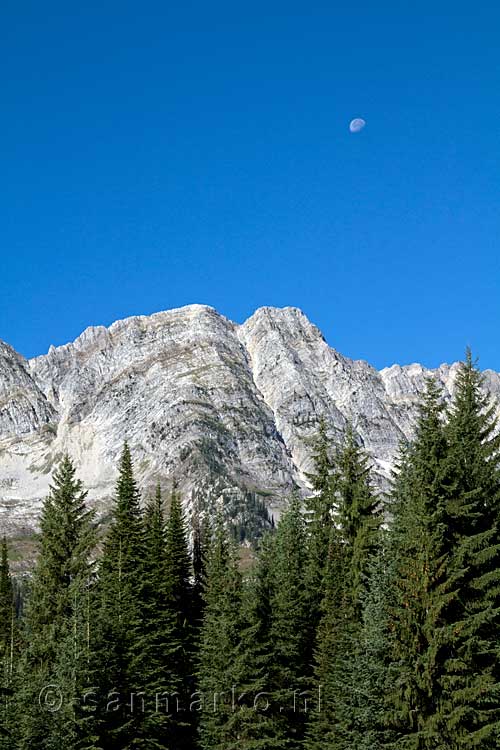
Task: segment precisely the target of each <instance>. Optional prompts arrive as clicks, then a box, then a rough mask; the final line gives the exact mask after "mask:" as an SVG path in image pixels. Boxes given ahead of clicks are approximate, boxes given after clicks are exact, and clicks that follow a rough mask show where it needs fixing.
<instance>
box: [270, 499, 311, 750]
mask: <svg viewBox="0 0 500 750" xmlns="http://www.w3.org/2000/svg"><path fill="white" fill-rule="evenodd" d="M306 561H307V549H306V529H305V521H304V516H303V513H302V509H301V506H300V503H299V501H298V500H297V499H293V500H292V502H291V503H290V506H289V508H287V509H286V511H285V512H284V514H283V516H282V517H281V520H280V522H279V524H278V528H277V530H276V534H275V537H274V540H273V559H272V569H271V571H270V575H271V580H272V590H271V612H272V615H271V626H270V639H271V643H272V645H273V653H272V670H271V675H270V683H271V686H272V687H271V689H272V691H273V704H274V706H275V707H278V706H279V709H277V710H278V711H279V713H280V714H281V718H282V720H283V721H284V723H285V726H286V727H287V734H288V743H289V744H288V745H287V747H289V748H290V750H295V748H299V747H300V746H301V743H302V740H303V735H304V727H305V720H306V716H307V710H308V709H309V705H310V702H311V701H310V695H309V691H310V688H311V672H312V664H311V643H310V637H311V628H310V617H311V607H310V598H309V591H308V588H307V582H306V578H305V576H304V570H305V565H306Z"/></svg>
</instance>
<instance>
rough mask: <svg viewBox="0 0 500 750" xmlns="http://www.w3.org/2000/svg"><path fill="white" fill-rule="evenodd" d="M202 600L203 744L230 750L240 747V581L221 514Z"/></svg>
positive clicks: (211, 748)
mask: <svg viewBox="0 0 500 750" xmlns="http://www.w3.org/2000/svg"><path fill="white" fill-rule="evenodd" d="M204 598H205V609H204V615H203V625H202V629H201V634H200V653H199V666H198V689H199V701H200V708H201V711H200V726H199V729H200V746H201V748H202V750H229V748H236V747H238V744H237V738H235V737H234V736H233V735H232V731H231V729H230V724H231V718H232V714H233V712H234V710H235V701H236V697H235V696H236V692H235V691H237V690H238V687H239V686H238V681H239V674H238V668H237V658H236V657H237V653H238V648H239V644H240V634H241V631H240V624H241V600H242V582H241V575H240V573H239V571H238V563H237V557H236V550H235V548H234V545H233V544H232V542H231V541H230V537H229V535H228V533H227V530H226V528H225V526H224V522H223V520H222V518H221V517H219V518H218V521H217V526H216V528H215V533H214V539H213V543H212V545H211V549H210V554H209V557H208V560H207V574H206V586H205V592H204ZM195 708H196V706H195ZM228 727H229V728H228Z"/></svg>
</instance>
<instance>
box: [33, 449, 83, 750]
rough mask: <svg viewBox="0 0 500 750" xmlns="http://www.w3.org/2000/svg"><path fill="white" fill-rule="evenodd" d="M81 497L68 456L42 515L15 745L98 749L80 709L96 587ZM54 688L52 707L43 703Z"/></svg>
mask: <svg viewBox="0 0 500 750" xmlns="http://www.w3.org/2000/svg"><path fill="white" fill-rule="evenodd" d="M85 499H86V492H84V491H83V488H82V484H81V482H80V481H79V480H77V479H76V472H75V468H74V466H73V464H72V462H71V460H70V458H69V457H68V456H65V457H64V458H63V459H62V461H61V463H60V465H59V467H58V469H57V470H56V471H55V473H54V476H53V484H52V486H51V489H50V494H49V496H48V497H47V499H46V501H45V503H44V507H43V511H42V517H41V523H40V527H41V536H40V552H39V557H38V560H37V564H36V567H35V571H34V574H33V581H32V585H31V591H30V597H29V601H28V606H27V613H26V618H25V623H24V632H23V637H24V642H25V649H24V654H23V659H22V661H21V680H22V687H21V690H20V694H19V703H20V706H21V708H22V707H23V706H24V707H26V706H27V705H29V706H30V711H26V710H24V711H23V722H22V737H21V742H20V747H21V748H23V750H24V749H26V750H28V748H33V747H36V748H40V750H52V748H60V750H69V749H70V748H72V749H73V750H75V749H78V750H83V748H85V750H95V748H97V747H98V745H96V735H95V727H94V721H93V717H90V720H89V717H88V714H87V711H86V709H85V707H84V705H83V695H82V693H83V691H84V690H85V689H86V687H87V685H88V679H89V668H88V665H89V633H90V627H91V619H92V618H91V615H90V613H89V611H88V597H89V592H90V590H91V588H92V584H93V563H92V562H91V554H92V551H93V549H94V546H95V533H94V525H93V516H92V514H91V512H89V511H88V510H87V508H86V505H85ZM49 685H55V686H57V687H56V690H55V697H54V700H55V702H56V704H58V702H59V701H60V705H56V708H55V710H52V709H54V706H53V705H52V706H51V705H49V704H46V703H44V701H43V700H42V699H41V698H40V696H41V695H44V694H45V693H44V691H46V690H47V689H48V688H47V686H49Z"/></svg>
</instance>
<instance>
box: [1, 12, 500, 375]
mask: <svg viewBox="0 0 500 750" xmlns="http://www.w3.org/2000/svg"><path fill="white" fill-rule="evenodd" d="M499 28H500V6H499V5H498V4H497V3H491V2H487V3H485V2H484V3H483V2H476V3H460V2H458V3H457V2H453V3H451V2H442V3H437V5H435V4H434V3H432V4H431V3H428V2H425V1H424V2H421V3H417V4H415V3H413V4H410V3H401V2H397V3H396V2H385V3H384V2H383V3H375V2H370V3H366V2H357V3H342V4H336V3H332V2H324V3H316V2H308V3H294V2H292V1H291V0H290V1H289V2H286V3H284V2H283V3H281V2H266V3H264V2H259V1H258V0H257V1H256V2H253V3H248V4H242V3H234V2H231V3H229V2H228V3H221V2H217V1H216V0H214V2H212V3H201V2H200V3H198V2H182V3H176V2H169V3H165V2H158V3H156V2H149V1H148V0H145V1H144V2H142V3H132V2H120V3H118V2H109V1H107V0H101V2H99V3H97V2H92V1H91V2H88V3H81V4H75V3H66V2H65V3H62V2H50V0H49V1H48V2H45V3H39V2H33V1H30V0H27V2H26V3H22V4H20V3H19V2H12V0H6V2H4V3H3V4H2V22H1V24H0V65H1V70H2V89H1V99H0V101H1V110H2V112H1V119H0V129H1V135H2V137H1V146H0V165H1V172H0V175H1V178H0V179H1V181H2V198H1V204H0V205H1V206H2V220H1V221H0V253H1V260H2V265H1V268H0V338H2V339H4V340H6V341H8V342H9V343H11V344H12V345H13V346H14V347H15V348H16V349H17V350H19V351H20V352H22V353H23V354H25V355H26V356H31V355H34V354H38V353H42V352H44V351H46V350H47V348H48V346H49V345H50V344H51V343H54V344H56V345H57V344H60V343H64V342H66V341H68V340H71V339H73V338H74V337H76V336H77V335H78V334H79V333H80V332H81V331H82V330H83V329H84V328H85V327H86V326H87V325H91V324H92V325H93V324H110V323H111V322H112V321H113V320H115V319H117V318H121V317H125V316H128V315H132V314H148V313H151V312H154V311H157V310H162V309H167V308H171V307H177V306H180V305H183V304H188V303H191V302H200V303H206V304H210V305H213V306H214V307H216V308H217V309H219V310H220V311H221V312H222V313H224V314H225V315H227V316H228V317H230V318H232V319H234V320H237V321H243V320H244V319H245V318H246V317H247V316H248V315H250V314H251V313H252V312H253V310H254V309H255V308H256V307H259V306H261V305H277V306H284V305H294V306H298V307H301V308H302V309H303V310H304V312H305V313H306V314H307V315H308V316H309V317H310V319H311V320H312V321H314V322H315V323H316V324H317V325H319V326H320V328H321V329H322V330H323V332H324V334H325V336H326V338H327V340H328V341H329V343H330V344H331V345H332V346H335V347H336V348H338V349H339V350H340V351H342V352H343V353H344V354H346V355H349V356H352V357H356V358H363V359H367V360H369V361H370V362H372V363H373V364H374V365H375V366H377V367H383V366H385V365H389V364H392V363H393V362H400V363H408V362H412V361H422V362H423V363H425V364H427V365H431V366H435V365H437V364H439V363H440V362H442V361H451V360H454V359H457V358H459V357H460V356H461V355H462V352H463V350H464V347H465V345H467V344H470V345H471V346H472V347H473V349H474V351H475V352H476V354H478V355H479V356H480V362H481V364H482V366H484V367H493V368H496V369H500V334H499V323H500V316H499V306H500V294H499V292H500V253H499V239H500V96H499V91H500V62H499V60H500V56H499V54H498V49H497V48H498V29H499ZM353 117H363V118H365V119H366V121H367V126H366V128H365V129H364V130H363V131H362V132H361V133H358V134H354V135H353V134H351V133H349V130H348V125H349V121H350V120H351V119H352V118H353Z"/></svg>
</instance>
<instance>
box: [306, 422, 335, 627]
mask: <svg viewBox="0 0 500 750" xmlns="http://www.w3.org/2000/svg"><path fill="white" fill-rule="evenodd" d="M331 452H332V446H331V444H330V441H329V438H328V434H327V426H326V421H325V420H324V419H323V418H322V419H321V420H320V423H319V430H318V435H317V436H316V438H315V440H314V452H313V465H314V472H312V473H309V474H307V478H308V480H309V482H310V484H311V487H312V491H313V494H312V495H311V496H310V497H309V498H308V499H307V501H306V517H307V526H308V529H307V531H308V534H307V536H308V541H307V547H308V559H307V564H306V578H307V587H308V591H309V598H310V620H309V623H310V629H311V642H312V641H313V639H314V633H315V631H316V629H317V627H318V625H319V621H320V618H321V602H322V599H323V596H324V594H325V589H324V584H325V573H326V567H327V561H328V547H329V544H330V531H331V527H332V524H333V520H334V508H335V492H336V479H337V477H336V472H335V467H334V461H333V458H332V456H331Z"/></svg>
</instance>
